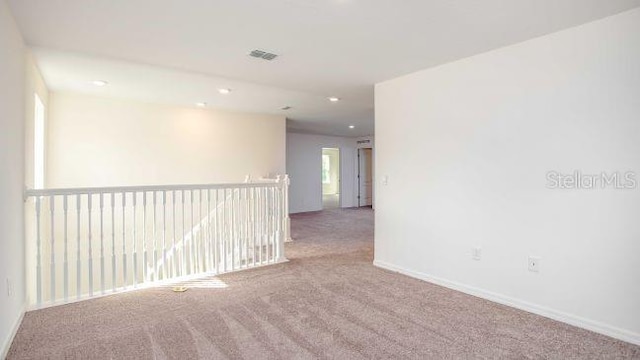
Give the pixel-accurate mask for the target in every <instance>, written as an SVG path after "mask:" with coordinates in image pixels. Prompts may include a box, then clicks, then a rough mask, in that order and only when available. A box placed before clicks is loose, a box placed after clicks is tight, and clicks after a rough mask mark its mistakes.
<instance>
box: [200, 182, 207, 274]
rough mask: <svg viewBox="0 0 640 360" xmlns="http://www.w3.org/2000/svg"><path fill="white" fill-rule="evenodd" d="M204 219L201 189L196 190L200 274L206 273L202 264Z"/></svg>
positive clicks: (203, 254)
mask: <svg viewBox="0 0 640 360" xmlns="http://www.w3.org/2000/svg"><path fill="white" fill-rule="evenodd" d="M203 221H204V218H203V217H202V189H200V190H198V229H200V231H199V235H200V243H199V246H198V252H199V254H198V255H199V256H198V261H199V262H200V267H199V270H200V272H201V273H202V272H205V271H206V268H207V267H206V265H205V263H204V256H205V246H204V245H205V232H204V229H205V226H204V225H205V223H204V222H203Z"/></svg>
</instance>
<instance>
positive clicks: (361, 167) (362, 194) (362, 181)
mask: <svg viewBox="0 0 640 360" xmlns="http://www.w3.org/2000/svg"><path fill="white" fill-rule="evenodd" d="M372 166H373V159H372V156H371V149H358V206H371V197H372V194H373V179H372V174H373V172H372Z"/></svg>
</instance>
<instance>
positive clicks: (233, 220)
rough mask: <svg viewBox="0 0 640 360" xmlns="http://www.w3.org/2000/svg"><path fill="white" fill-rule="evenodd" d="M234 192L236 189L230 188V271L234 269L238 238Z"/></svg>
mask: <svg viewBox="0 0 640 360" xmlns="http://www.w3.org/2000/svg"><path fill="white" fill-rule="evenodd" d="M236 194H237V192H236V189H231V271H234V270H235V269H236V253H237V251H236V245H237V238H238V232H237V229H236V222H237V216H236V209H237V203H236Z"/></svg>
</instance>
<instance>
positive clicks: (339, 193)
mask: <svg viewBox="0 0 640 360" xmlns="http://www.w3.org/2000/svg"><path fill="white" fill-rule="evenodd" d="M324 149H329V150H338V208H342V196H343V191H342V175H343V174H342V148H341V147H340V146H322V147H321V148H320V203H321V204H322V209H323V210H324V188H323V184H322V155H324V154H323V153H324Z"/></svg>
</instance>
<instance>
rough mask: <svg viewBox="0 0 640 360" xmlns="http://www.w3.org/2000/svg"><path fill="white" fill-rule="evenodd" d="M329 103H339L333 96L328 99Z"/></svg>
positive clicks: (338, 99)
mask: <svg viewBox="0 0 640 360" xmlns="http://www.w3.org/2000/svg"><path fill="white" fill-rule="evenodd" d="M329 101H331V102H338V101H340V98H338V97H335V96H332V97H330V98H329Z"/></svg>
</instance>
